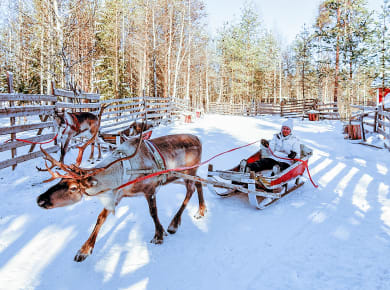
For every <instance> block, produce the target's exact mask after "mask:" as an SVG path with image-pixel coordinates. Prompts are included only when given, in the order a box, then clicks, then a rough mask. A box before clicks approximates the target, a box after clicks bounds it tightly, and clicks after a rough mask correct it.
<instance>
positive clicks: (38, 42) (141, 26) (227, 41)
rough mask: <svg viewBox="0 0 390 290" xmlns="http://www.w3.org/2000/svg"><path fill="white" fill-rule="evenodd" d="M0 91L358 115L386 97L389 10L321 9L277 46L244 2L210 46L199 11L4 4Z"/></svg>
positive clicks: (130, 0) (348, 5)
mask: <svg viewBox="0 0 390 290" xmlns="http://www.w3.org/2000/svg"><path fill="white" fill-rule="evenodd" d="M2 9H3V10H4V11H5V13H4V17H2V21H0V92H6V90H7V83H6V71H11V72H13V74H14V88H15V91H17V92H20V93H39V94H44V93H50V92H51V86H52V83H53V81H54V83H55V85H56V86H57V87H59V88H67V89H76V88H79V89H81V90H82V91H85V92H99V93H100V94H101V95H102V96H103V98H104V99H110V98H116V99H117V98H128V97H133V96H140V95H142V94H146V95H149V96H159V97H164V98H171V97H176V98H181V99H184V100H185V101H186V102H188V104H189V105H190V106H192V107H197V108H203V109H205V110H206V111H207V109H208V106H209V104H210V102H228V103H250V102H261V103H280V102H282V101H283V100H285V99H288V100H293V99H305V98H316V99H318V100H320V101H322V102H338V104H339V108H340V107H344V108H345V107H348V106H349V105H351V104H360V105H367V104H368V105H370V104H374V103H375V100H376V93H375V89H374V88H375V87H386V86H387V87H388V86H389V81H388V79H389V76H388V74H389V72H390V54H389V49H390V33H389V30H388V26H389V23H390V3H389V2H388V0H384V1H383V5H382V6H381V9H380V11H370V10H369V9H368V8H367V3H366V1H365V0H325V1H321V2H320V4H319V6H318V10H317V15H316V17H315V21H314V23H312V24H307V25H305V26H304V27H303V28H302V30H301V32H300V33H299V34H298V35H297V36H296V38H295V40H294V41H293V42H292V43H291V44H290V45H288V46H286V45H284V44H283V43H282V42H281V41H280V40H279V39H278V36H277V35H275V33H274V32H272V31H271V30H269V29H267V27H266V26H265V25H264V24H263V22H262V20H261V18H260V16H259V14H258V13H257V11H258V8H257V7H256V5H255V4H254V3H253V2H245V3H244V4H243V6H242V8H241V13H240V16H239V19H238V21H235V22H232V23H225V24H224V25H222V26H221V27H220V28H219V29H217V32H216V33H215V35H213V36H210V33H209V30H208V29H207V27H208V23H207V17H206V7H205V4H204V2H203V1H201V0H30V1H27V0H18V1H11V0H5V1H4V2H3V4H2Z"/></svg>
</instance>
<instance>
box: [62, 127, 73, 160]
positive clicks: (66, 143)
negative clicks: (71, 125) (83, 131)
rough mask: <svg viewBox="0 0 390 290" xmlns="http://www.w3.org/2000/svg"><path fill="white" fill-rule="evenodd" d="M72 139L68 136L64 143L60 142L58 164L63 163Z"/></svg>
mask: <svg viewBox="0 0 390 290" xmlns="http://www.w3.org/2000/svg"><path fill="white" fill-rule="evenodd" d="M71 138H72V135H71V134H68V136H67V137H66V140H65V143H63V142H61V156H60V162H62V163H63V162H64V158H65V154H66V152H67V150H68V146H69V142H70V139H71Z"/></svg>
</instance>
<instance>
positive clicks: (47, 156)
mask: <svg viewBox="0 0 390 290" xmlns="http://www.w3.org/2000/svg"><path fill="white" fill-rule="evenodd" d="M40 148H41V151H42V153H43V154H44V155H45V157H44V158H45V159H46V160H48V161H50V162H51V164H52V166H51V167H49V166H48V165H47V162H46V161H45V166H46V169H47V171H49V173H50V174H51V176H52V177H51V178H50V179H48V180H45V181H44V182H49V181H52V180H54V179H57V178H70V179H81V178H83V175H82V170H81V169H80V168H79V172H78V173H77V172H75V171H74V170H72V169H71V168H70V166H68V165H66V164H64V163H62V162H59V161H57V160H56V159H54V158H53V157H52V156H51V155H50V154H49V153H47V152H46V151H45V149H43V148H42V146H40ZM54 166H58V167H59V168H60V169H62V170H63V171H65V172H66V173H67V175H63V174H60V173H59V172H58V171H55V172H54V171H53V170H51V168H53V167H54Z"/></svg>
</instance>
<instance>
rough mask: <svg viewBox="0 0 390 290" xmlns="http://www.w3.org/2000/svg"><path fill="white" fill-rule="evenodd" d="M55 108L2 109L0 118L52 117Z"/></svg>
mask: <svg viewBox="0 0 390 290" xmlns="http://www.w3.org/2000/svg"><path fill="white" fill-rule="evenodd" d="M54 108H55V106H28V107H20V106H17V107H11V108H4V109H0V117H20V116H34V115H51V114H52V113H53V110H54Z"/></svg>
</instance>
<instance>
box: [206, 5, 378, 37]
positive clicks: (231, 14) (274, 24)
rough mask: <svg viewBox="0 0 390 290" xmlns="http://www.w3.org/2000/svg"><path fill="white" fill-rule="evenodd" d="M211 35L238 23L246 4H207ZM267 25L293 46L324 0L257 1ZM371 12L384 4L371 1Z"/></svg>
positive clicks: (311, 21)
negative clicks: (218, 29) (228, 24)
mask: <svg viewBox="0 0 390 290" xmlns="http://www.w3.org/2000/svg"><path fill="white" fill-rule="evenodd" d="M203 1H204V3H205V4H206V11H207V13H208V15H209V16H208V18H209V26H210V31H211V33H214V32H215V31H216V29H217V28H218V27H221V26H222V24H223V23H225V22H229V23H231V22H232V21H234V20H238V19H239V17H240V14H241V11H240V9H241V8H242V7H243V5H244V3H245V1H244V0H203ZM252 2H253V3H255V5H256V7H257V9H258V14H259V15H260V17H261V19H262V21H263V23H264V25H265V26H266V27H267V28H268V29H272V30H273V31H275V32H276V33H278V34H279V35H281V39H282V41H283V42H287V43H289V42H291V41H292V40H294V38H295V35H296V34H298V33H299V32H300V31H301V30H302V27H303V25H304V23H306V24H307V25H311V24H312V23H313V22H314V18H315V16H316V15H317V8H318V5H319V3H320V2H321V1H320V0H253V1H252ZM367 3H368V5H369V8H370V9H379V8H380V5H381V4H382V3H383V0H368V1H367Z"/></svg>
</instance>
